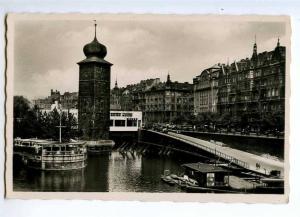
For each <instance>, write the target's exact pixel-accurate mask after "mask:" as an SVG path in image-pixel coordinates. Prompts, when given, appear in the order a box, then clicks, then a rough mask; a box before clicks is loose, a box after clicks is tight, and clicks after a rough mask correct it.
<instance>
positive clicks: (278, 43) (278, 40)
mask: <svg viewBox="0 0 300 217" xmlns="http://www.w3.org/2000/svg"><path fill="white" fill-rule="evenodd" d="M277 47H280V38H279V37H278V39H277Z"/></svg>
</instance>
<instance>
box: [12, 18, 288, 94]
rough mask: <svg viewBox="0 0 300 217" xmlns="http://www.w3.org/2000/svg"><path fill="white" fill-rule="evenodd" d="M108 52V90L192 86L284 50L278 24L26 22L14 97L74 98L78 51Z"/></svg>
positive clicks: (18, 32)
mask: <svg viewBox="0 0 300 217" xmlns="http://www.w3.org/2000/svg"><path fill="white" fill-rule="evenodd" d="M94 19H97V24H98V25H97V38H98V41H99V42H100V43H102V44H104V45H105V46H106V47H107V56H106V57H105V59H106V60H107V61H109V62H111V63H113V66H112V68H111V87H113V86H114V83H115V80H116V79H117V81H118V85H119V86H120V87H123V86H126V85H127V84H134V83H138V82H139V81H140V80H143V79H148V78H160V79H161V81H165V80H166V78H167V74H168V73H169V74H170V76H171V80H172V81H179V82H186V81H187V82H190V83H192V80H193V78H194V77H195V76H197V75H199V74H200V73H201V72H202V71H203V70H204V69H206V68H208V67H211V66H213V65H214V64H217V63H227V62H229V63H231V62H233V61H238V60H240V59H243V58H247V57H251V55H252V49H253V44H254V40H255V36H256V43H257V47H258V52H263V51H271V50H273V49H274V48H275V46H276V43H277V39H278V37H279V38H280V42H281V45H283V46H288V45H289V40H290V38H289V36H288V34H287V33H286V28H287V26H286V23H285V22H282V20H278V19H277V20H271V19H265V18H255V19H254V17H251V18H246V17H243V18H242V17H239V16H235V17H229V16H182V15H181V16H179V15H172V16H171V15H169V16H166V15H93V16H89V17H87V16H82V19H81V18H80V17H76V19H71V18H69V17H66V16H63V17H55V18H53V17H51V16H41V17H34V16H31V17H30V18H29V19H28V17H27V18H26V19H16V20H15V22H14V33H15V34H14V95H23V96H25V97H26V98H28V99H36V98H39V97H46V96H48V95H49V94H50V90H51V89H54V90H59V91H60V92H61V93H64V92H65V91H69V92H73V91H78V77H79V67H78V65H77V63H78V62H79V61H81V60H83V59H85V56H84V54H83V50H82V49H83V46H84V45H85V44H87V43H89V42H91V41H92V40H93V37H94V22H93V20H94Z"/></svg>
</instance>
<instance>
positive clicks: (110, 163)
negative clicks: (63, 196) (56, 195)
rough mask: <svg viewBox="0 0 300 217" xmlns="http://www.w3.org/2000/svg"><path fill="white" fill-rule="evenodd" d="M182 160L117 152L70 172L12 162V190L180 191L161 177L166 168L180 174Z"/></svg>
mask: <svg viewBox="0 0 300 217" xmlns="http://www.w3.org/2000/svg"><path fill="white" fill-rule="evenodd" d="M185 162H186V161H184V160H180V159H179V160H178V159H177V160H176V161H175V160H174V159H173V158H170V157H167V156H142V155H137V154H136V153H133V154H131V153H129V152H127V154H120V153H119V152H117V151H113V152H112V153H111V154H105V155H96V156H95V155H94V156H93V155H92V156H89V157H88V165H87V167H86V168H84V169H79V170H73V171H38V170H33V169H28V168H26V167H24V166H23V165H22V164H20V163H18V162H14V163H15V167H14V168H15V169H14V173H13V180H14V191H44V192H50V191H51V192H52V191H68V192H180V191H181V189H180V188H178V187H176V186H169V185H167V184H166V183H164V182H162V181H161V180H160V176H161V174H163V172H164V170H167V169H168V170H170V171H172V173H176V174H181V173H182V172H183V169H182V167H181V164H182V163H185Z"/></svg>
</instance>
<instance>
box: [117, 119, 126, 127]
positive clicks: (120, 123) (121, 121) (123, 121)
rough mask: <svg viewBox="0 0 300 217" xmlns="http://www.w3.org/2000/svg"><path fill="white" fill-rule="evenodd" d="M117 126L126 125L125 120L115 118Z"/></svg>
mask: <svg viewBox="0 0 300 217" xmlns="http://www.w3.org/2000/svg"><path fill="white" fill-rule="evenodd" d="M115 126H116V127H125V120H115Z"/></svg>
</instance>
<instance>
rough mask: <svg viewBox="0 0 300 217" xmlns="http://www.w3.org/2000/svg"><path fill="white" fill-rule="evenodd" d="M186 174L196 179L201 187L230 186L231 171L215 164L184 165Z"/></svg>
mask: <svg viewBox="0 0 300 217" xmlns="http://www.w3.org/2000/svg"><path fill="white" fill-rule="evenodd" d="M182 167H184V168H185V174H186V175H188V176H189V177H191V178H193V179H195V180H196V181H197V182H198V185H199V186H200V187H226V186H228V185H229V174H230V171H229V170H227V169H224V168H222V167H218V166H215V165H213V164H204V163H190V164H183V165H182Z"/></svg>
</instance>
